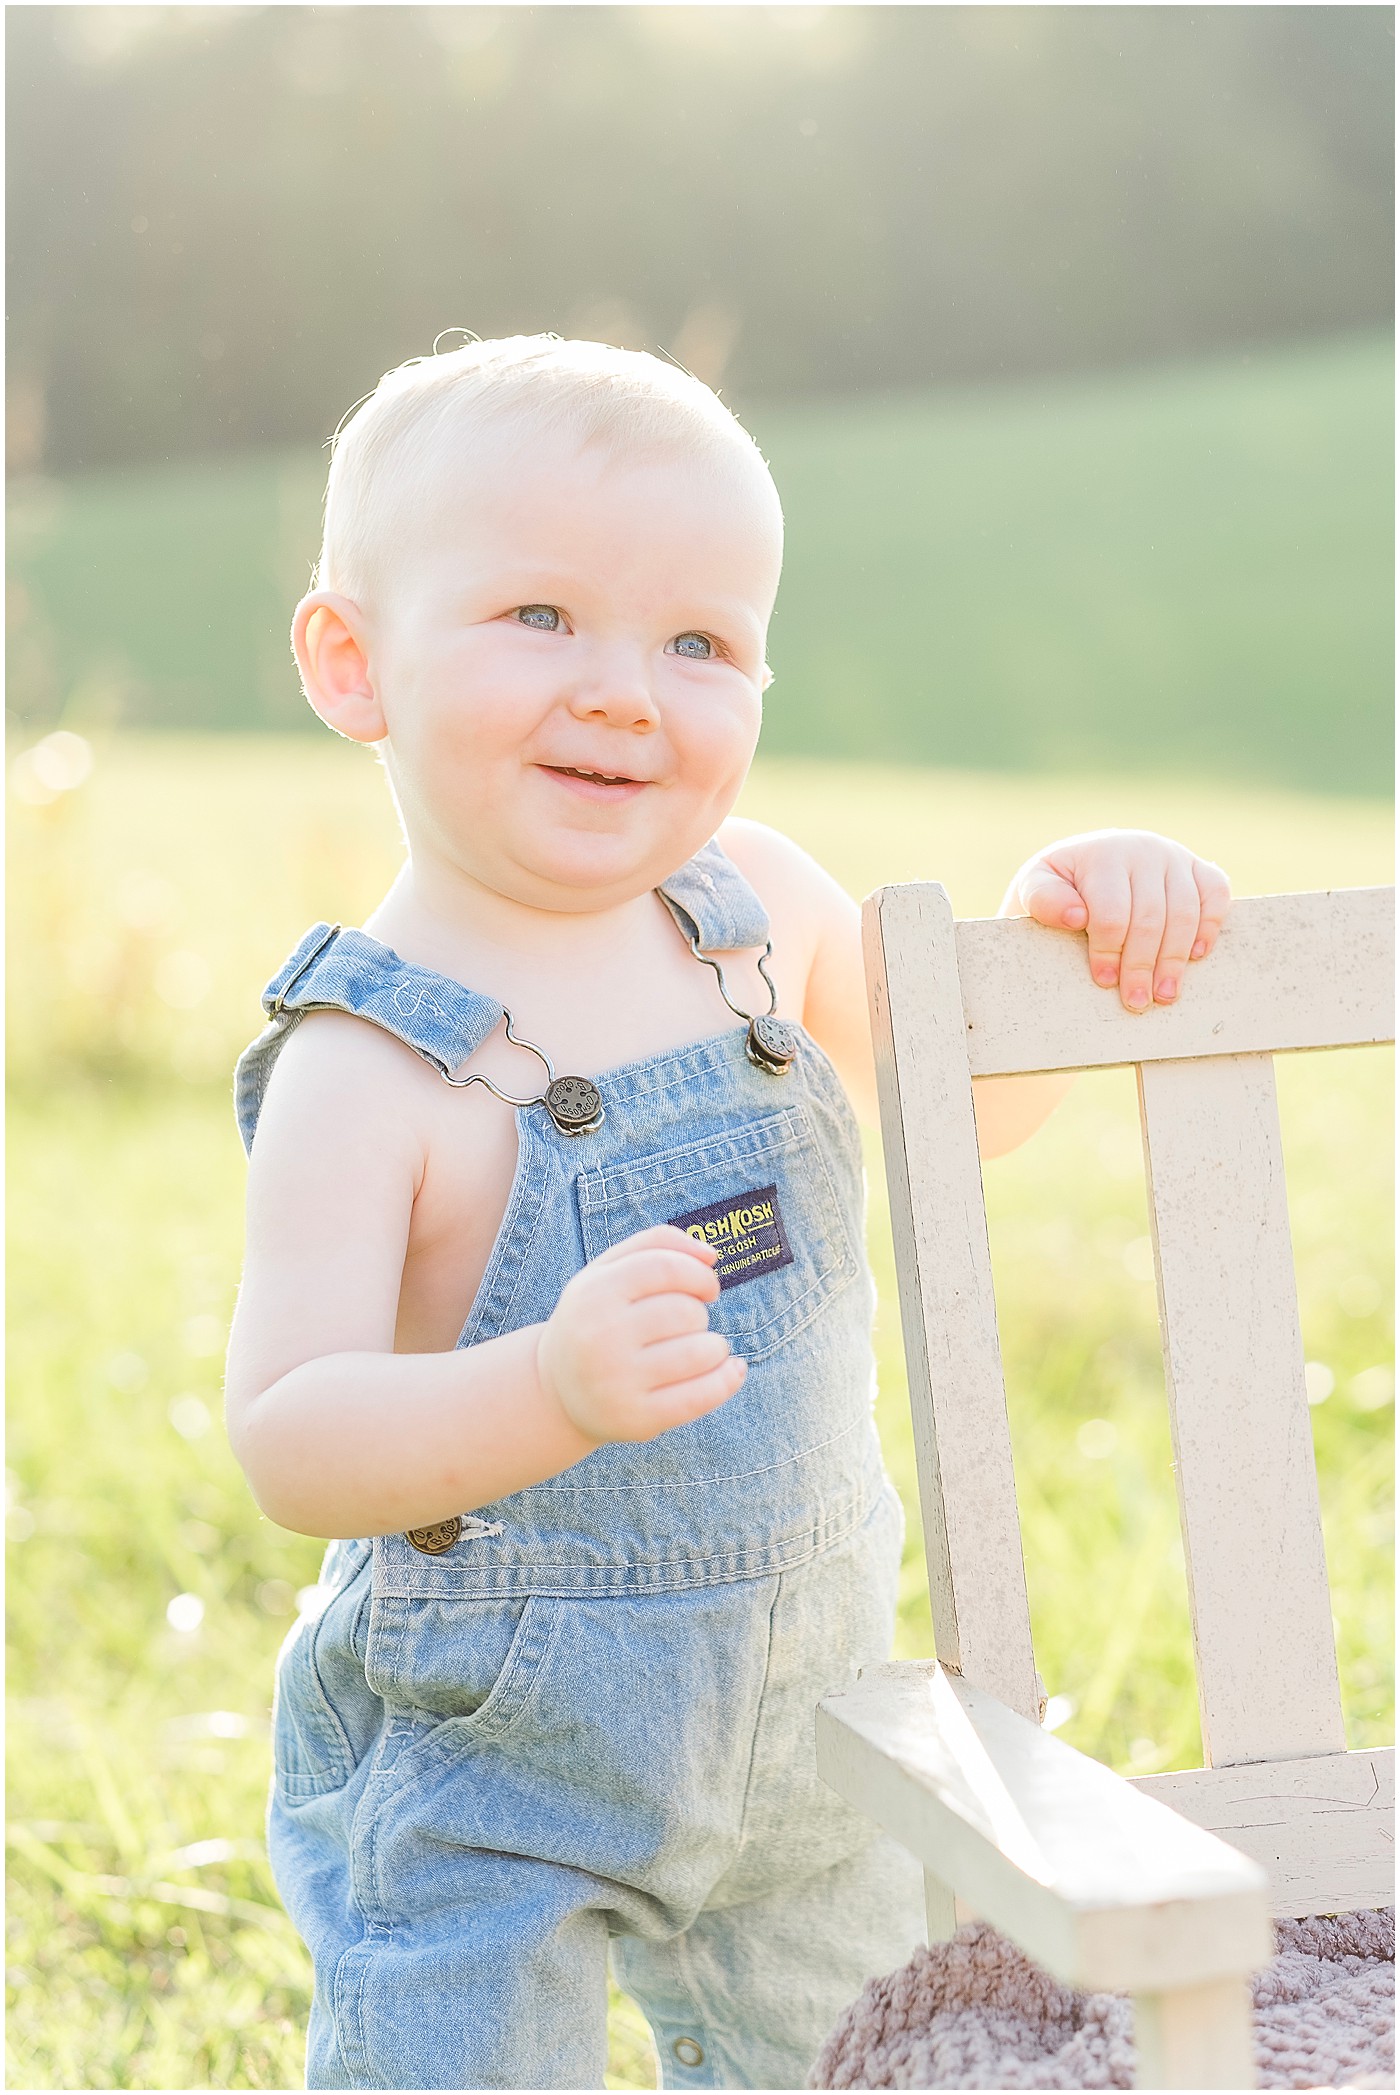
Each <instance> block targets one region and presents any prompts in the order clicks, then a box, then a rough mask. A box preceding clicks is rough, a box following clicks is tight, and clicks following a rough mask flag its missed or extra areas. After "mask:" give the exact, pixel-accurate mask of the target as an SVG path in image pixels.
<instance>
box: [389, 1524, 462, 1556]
mask: <svg viewBox="0 0 1400 2095" xmlns="http://www.w3.org/2000/svg"><path fill="white" fill-rule="evenodd" d="M461 1532H462V1516H461V1514H460V1513H454V1514H453V1515H452V1517H451V1519H450V1520H435V1521H432V1522H431V1523H430V1524H429V1525H428V1526H427V1527H426V1528H409V1529H408V1531H407V1533H406V1534H405V1536H404V1538H403V1539H404V1541H405V1542H408V1543H411V1544H412V1546H413V1548H414V1549H417V1550H421V1551H422V1552H423V1555H424V1556H425V1557H440V1556H441V1555H442V1553H443V1551H444V1550H449V1549H451V1547H452V1545H453V1543H454V1542H455V1541H456V1540H457V1537H458V1536H459V1535H460V1534H461Z"/></svg>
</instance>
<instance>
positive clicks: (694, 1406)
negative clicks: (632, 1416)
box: [647, 1353, 749, 1433]
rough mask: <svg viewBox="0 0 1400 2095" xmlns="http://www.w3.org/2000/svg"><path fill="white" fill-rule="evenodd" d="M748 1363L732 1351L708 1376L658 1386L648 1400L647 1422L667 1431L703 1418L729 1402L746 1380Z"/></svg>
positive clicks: (740, 1355)
mask: <svg viewBox="0 0 1400 2095" xmlns="http://www.w3.org/2000/svg"><path fill="white" fill-rule="evenodd" d="M748 1371H749V1370H748V1362H747V1361H746V1360H745V1359H744V1356H743V1354H742V1353H731V1354H730V1356H729V1358H728V1359H727V1360H723V1361H721V1362H720V1364H719V1366H718V1367H717V1368H711V1369H710V1371H709V1373H708V1374H706V1375H696V1376H694V1377H692V1379H691V1380H690V1381H688V1382H673V1383H671V1384H670V1386H669V1387H668V1388H666V1389H658V1390H657V1391H655V1393H654V1394H653V1395H652V1396H651V1397H650V1398H649V1399H648V1400H647V1423H648V1425H649V1426H652V1427H654V1428H655V1430H656V1431H657V1432H658V1433H665V1432H668V1431H669V1430H670V1428H671V1427H672V1426H684V1425H687V1424H688V1423H689V1422H690V1420H691V1419H695V1418H703V1417H704V1415H705V1413H706V1412H707V1411H715V1410H717V1409H718V1408H719V1406H720V1405H721V1404H726V1403H728V1401H729V1399H730V1398H731V1397H732V1396H733V1395H734V1393H735V1391H736V1390H737V1389H739V1387H740V1386H741V1384H742V1383H743V1380H744V1377H745V1375H747V1373H748Z"/></svg>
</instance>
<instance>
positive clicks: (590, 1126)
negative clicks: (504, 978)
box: [442, 1005, 605, 1135]
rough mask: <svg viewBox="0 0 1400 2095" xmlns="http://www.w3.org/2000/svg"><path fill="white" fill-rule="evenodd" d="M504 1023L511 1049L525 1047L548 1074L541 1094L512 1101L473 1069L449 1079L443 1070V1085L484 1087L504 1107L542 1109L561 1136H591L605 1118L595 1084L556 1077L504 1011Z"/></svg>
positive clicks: (538, 1049) (583, 1079)
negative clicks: (482, 1085)
mask: <svg viewBox="0 0 1400 2095" xmlns="http://www.w3.org/2000/svg"><path fill="white" fill-rule="evenodd" d="M501 1009H502V1010H503V1011H505V1006H504V1005H502V1007H501ZM505 1021H506V1039H507V1040H508V1041H509V1042H510V1043H511V1046H512V1047H522V1048H528V1049H529V1050H530V1053H531V1054H532V1055H537V1056H538V1057H539V1059H540V1061H541V1062H543V1064H544V1066H545V1068H546V1070H547V1071H548V1072H549V1082H548V1084H547V1085H546V1086H545V1088H544V1090H543V1091H537V1092H536V1093H535V1095H534V1097H533V1098H514V1097H512V1095H511V1093H510V1092H509V1091H502V1089H501V1087H500V1085H499V1084H494V1083H493V1082H492V1081H491V1079H490V1077H484V1076H482V1075H481V1073H480V1072H479V1071H475V1070H474V1071H473V1072H472V1074H471V1075H470V1076H467V1077H450V1076H448V1074H447V1071H446V1070H443V1072H442V1079H443V1082H444V1083H445V1084H451V1085H452V1087H453V1089H454V1090H457V1091H465V1090H466V1088H467V1086H468V1084H484V1085H485V1086H486V1089H487V1090H488V1091H489V1092H490V1093H491V1096H492V1097H493V1098H498V1099H500V1100H501V1101H502V1102H503V1103H504V1104H505V1105H507V1106H543V1107H544V1108H545V1110H546V1112H547V1113H548V1114H549V1117H550V1119H551V1120H552V1121H553V1122H554V1125H555V1126H556V1127H557V1128H558V1130H559V1132H560V1134H561V1135H591V1134H592V1133H593V1130H594V1129H595V1128H600V1127H601V1126H602V1125H603V1120H604V1117H605V1116H604V1113H603V1095H602V1093H601V1092H600V1091H599V1089H598V1087H597V1085H596V1084H592V1083H590V1082H589V1080H588V1078H587V1077H557V1076H556V1075H555V1074H554V1064H553V1063H552V1062H551V1061H550V1059H549V1057H548V1055H547V1054H546V1053H545V1051H544V1049H543V1048H542V1047H537V1046H536V1044H535V1042H534V1041H533V1040H526V1039H524V1038H523V1037H522V1035H521V1034H519V1033H517V1032H516V1031H515V1028H514V1023H513V1021H512V1019H511V1015H510V1013H509V1012H508V1011H505Z"/></svg>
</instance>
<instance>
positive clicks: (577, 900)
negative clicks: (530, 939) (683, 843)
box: [527, 835, 703, 909]
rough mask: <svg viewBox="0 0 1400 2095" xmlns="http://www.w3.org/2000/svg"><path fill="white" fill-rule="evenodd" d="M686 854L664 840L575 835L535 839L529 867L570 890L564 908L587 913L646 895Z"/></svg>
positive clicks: (553, 885)
mask: <svg viewBox="0 0 1400 2095" xmlns="http://www.w3.org/2000/svg"><path fill="white" fill-rule="evenodd" d="M702 842H703V839H702ZM690 855H691V854H690V852H689V851H687V850H684V849H682V848H680V846H679V843H678V841H676V840H671V839H667V838H660V839H658V838H655V837H647V838H640V837H626V836H579V835H573V836H561V837H557V838H553V839H551V840H550V841H549V842H548V843H543V840H537V841H536V845H535V848H534V849H533V850H532V851H531V852H530V854H529V857H528V860H527V863H528V864H529V866H530V869H531V871H532V872H533V873H535V875H536V876H537V877H538V878H539V879H540V880H542V881H545V882H547V883H548V884H549V885H550V886H551V887H558V888H561V889H565V890H567V891H568V895H569V900H568V901H565V902H564V903H563V904H562V906H563V907H564V908H569V907H573V908H577V909H589V908H592V907H595V906H602V905H607V904H612V903H616V902H621V901H625V900H627V899H628V898H629V897H630V896H632V895H644V894H646V893H647V891H648V889H650V888H654V887H655V886H656V885H657V883H658V882H659V881H662V880H664V879H665V878H666V876H667V874H668V873H674V871H675V869H676V867H677V866H678V865H679V864H680V863H681V862H682V860H683V859H685V858H688V857H689V856H690Z"/></svg>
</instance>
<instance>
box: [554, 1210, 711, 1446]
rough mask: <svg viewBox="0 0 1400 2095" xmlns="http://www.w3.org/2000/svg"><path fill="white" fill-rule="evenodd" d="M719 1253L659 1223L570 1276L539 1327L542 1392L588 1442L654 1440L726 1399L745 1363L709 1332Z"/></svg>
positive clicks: (640, 1231)
mask: <svg viewBox="0 0 1400 2095" xmlns="http://www.w3.org/2000/svg"><path fill="white" fill-rule="evenodd" d="M715 1258H716V1253H715V1252H714V1251H713V1250H712V1249H711V1247H710V1246H709V1245H708V1244H701V1243H700V1242H699V1241H698V1240H697V1239H696V1238H694V1237H688V1236H687V1235H686V1234H685V1232H684V1230H680V1229H673V1228H672V1227H671V1225H670V1224H669V1223H662V1224H661V1225H660V1226H659V1227H658V1228H656V1229H643V1230H639V1231H638V1233H637V1235H636V1236H634V1237H628V1238H626V1239H625V1240H624V1241H623V1242H622V1243H621V1244H614V1245H613V1247H612V1249H611V1250H610V1251H605V1252H604V1253H603V1254H602V1256H601V1257H600V1258H595V1259H593V1260H592V1261H591V1262H590V1263H589V1264H588V1265H586V1266H585V1267H584V1269H583V1271H582V1272H581V1273H576V1274H575V1275H574V1277H573V1279H572V1280H571V1281H570V1282H569V1284H568V1286H567V1287H566V1288H565V1290H564V1292H563V1294H562V1295H561V1296H560V1297H559V1300H558V1303H557V1304H556V1305H555V1310H554V1314H553V1316H552V1317H551V1318H550V1319H549V1321H548V1323H547V1324H546V1325H545V1326H544V1329H543V1330H542V1331H541V1333H540V1342H539V1353H538V1361H539V1373H540V1380H541V1381H542V1382H543V1384H544V1386H545V1389H546V1390H547V1391H548V1392H549V1394H550V1395H551V1396H553V1397H554V1399H555V1400H556V1402H557V1403H558V1404H560V1405H561V1406H562V1408H563V1410H564V1411H565V1412H567V1414H568V1416H569V1417H570V1419H572V1421H573V1423H574V1424H575V1425H576V1426H577V1427H578V1429H579V1431H580V1432H581V1433H586V1434H587V1435H588V1437H589V1439H590V1440H597V1441H605V1440H653V1439H655V1437H656V1435H657V1434H658V1433H664V1432H665V1431H666V1430H667V1428H668V1427H670V1426H681V1425H684V1424H685V1423H686V1421H687V1420H688V1419H693V1418H699V1417H701V1416H702V1415H703V1414H704V1413H705V1412H707V1411H714V1410H717V1409H718V1407H719V1406H720V1405H721V1404H723V1403H725V1402H726V1401H727V1400H728V1399H729V1398H730V1397H732V1396H733V1395H734V1393H735V1391H736V1390H737V1389H738V1388H739V1385H740V1384H741V1383H742V1381H743V1379H744V1376H745V1374H746V1373H747V1362H745V1361H744V1360H742V1359H741V1358H739V1356H738V1355H737V1354H734V1353H731V1352H730V1349H729V1341H728V1339H727V1338H725V1337H723V1336H722V1334H721V1333H719V1332H718V1331H711V1330H710V1328H709V1325H710V1318H709V1311H708V1309H707V1308H706V1304H707V1303H710V1302H713V1301H715V1300H716V1299H717V1297H718V1295H719V1281H718V1280H717V1279H716V1277H715V1272H714V1263H715Z"/></svg>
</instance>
